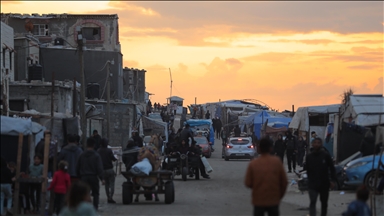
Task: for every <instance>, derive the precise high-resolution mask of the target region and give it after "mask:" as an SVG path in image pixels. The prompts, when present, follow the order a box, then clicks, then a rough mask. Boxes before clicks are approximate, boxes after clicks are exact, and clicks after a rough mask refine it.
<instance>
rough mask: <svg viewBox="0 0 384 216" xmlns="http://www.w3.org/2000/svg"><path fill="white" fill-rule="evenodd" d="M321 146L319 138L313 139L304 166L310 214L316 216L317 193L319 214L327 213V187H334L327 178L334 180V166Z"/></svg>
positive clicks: (321, 142)
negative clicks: (319, 204)
mask: <svg viewBox="0 0 384 216" xmlns="http://www.w3.org/2000/svg"><path fill="white" fill-rule="evenodd" d="M322 146H323V141H322V140H321V139H320V138H315V139H314V140H313V142H312V149H313V150H312V152H311V153H309V154H308V155H307V157H306V164H305V167H304V170H307V175H308V194H309V200H310V207H309V208H310V216H316V201H317V197H318V196H319V195H320V202H321V215H322V216H324V215H327V208H328V197H329V189H330V188H331V189H332V188H333V187H334V183H333V182H332V181H330V180H329V178H331V179H332V180H333V181H336V172H335V166H334V165H333V161H332V158H331V156H330V155H329V154H328V153H327V152H326V151H325V150H324V149H323V148H322ZM329 174H330V176H329Z"/></svg>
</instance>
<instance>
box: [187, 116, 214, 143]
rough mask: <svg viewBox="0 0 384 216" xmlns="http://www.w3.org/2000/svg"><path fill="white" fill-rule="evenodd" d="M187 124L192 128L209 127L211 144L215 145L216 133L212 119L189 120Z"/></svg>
mask: <svg viewBox="0 0 384 216" xmlns="http://www.w3.org/2000/svg"><path fill="white" fill-rule="evenodd" d="M185 124H189V126H191V127H198V126H204V125H207V126H208V127H209V142H211V143H212V145H214V144H215V132H214V131H213V127H212V120H211V119H189V120H187V121H186V122H185Z"/></svg>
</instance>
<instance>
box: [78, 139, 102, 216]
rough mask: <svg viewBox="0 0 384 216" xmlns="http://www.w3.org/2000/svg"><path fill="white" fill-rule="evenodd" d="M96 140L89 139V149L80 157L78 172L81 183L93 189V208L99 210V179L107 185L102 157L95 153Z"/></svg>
mask: <svg viewBox="0 0 384 216" xmlns="http://www.w3.org/2000/svg"><path fill="white" fill-rule="evenodd" d="M95 142H96V141H95V139H94V138H92V137H91V138H88V140H87V149H86V150H85V151H84V152H83V153H82V154H81V155H80V157H79V161H78V163H77V167H76V172H77V175H78V176H80V179H81V181H83V182H85V183H87V184H88V185H89V186H90V187H91V191H92V196H93V206H94V207H95V209H96V210H97V209H98V207H99V192H100V186H99V179H100V180H101V182H102V184H103V185H104V184H105V181H104V179H103V164H102V161H101V157H100V155H99V154H98V153H97V152H96V151H95Z"/></svg>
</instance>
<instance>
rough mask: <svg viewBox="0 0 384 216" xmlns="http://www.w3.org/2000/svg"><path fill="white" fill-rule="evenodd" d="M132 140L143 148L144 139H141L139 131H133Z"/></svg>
mask: <svg viewBox="0 0 384 216" xmlns="http://www.w3.org/2000/svg"><path fill="white" fill-rule="evenodd" d="M132 139H133V141H134V142H135V144H136V146H137V147H140V148H141V147H143V138H141V137H140V135H139V133H138V132H137V130H133V131H132Z"/></svg>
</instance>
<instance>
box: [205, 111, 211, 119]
mask: <svg viewBox="0 0 384 216" xmlns="http://www.w3.org/2000/svg"><path fill="white" fill-rule="evenodd" d="M210 118H211V113H209V110H207V112H206V113H205V119H210Z"/></svg>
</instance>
